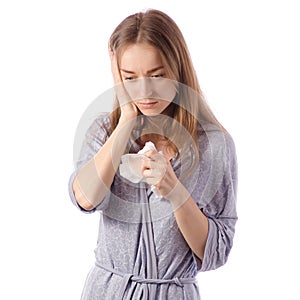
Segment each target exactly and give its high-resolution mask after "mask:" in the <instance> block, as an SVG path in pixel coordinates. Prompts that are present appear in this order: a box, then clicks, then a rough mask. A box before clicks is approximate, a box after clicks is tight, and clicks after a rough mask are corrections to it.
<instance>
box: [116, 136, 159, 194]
mask: <svg viewBox="0 0 300 300" xmlns="http://www.w3.org/2000/svg"><path fill="white" fill-rule="evenodd" d="M149 150H156V147H155V145H154V144H153V143H152V142H146V143H145V146H144V148H143V149H141V150H140V151H139V152H138V153H136V154H134V153H129V154H124V155H122V156H121V163H120V166H119V171H120V175H121V176H122V177H124V178H126V179H128V180H129V181H131V182H133V183H138V182H146V180H145V178H144V176H143V173H142V169H141V164H142V161H143V160H145V159H149V158H148V157H147V156H145V155H144V153H146V152H147V151H149ZM158 153H160V154H161V155H162V152H161V151H159V152H158ZM151 190H152V191H153V192H154V194H155V196H156V197H157V198H161V195H159V193H158V192H157V190H156V188H155V187H154V186H151Z"/></svg>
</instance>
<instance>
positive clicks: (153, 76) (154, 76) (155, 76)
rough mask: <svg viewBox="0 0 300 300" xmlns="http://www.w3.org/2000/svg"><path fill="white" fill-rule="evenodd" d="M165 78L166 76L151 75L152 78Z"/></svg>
mask: <svg viewBox="0 0 300 300" xmlns="http://www.w3.org/2000/svg"><path fill="white" fill-rule="evenodd" d="M161 77H164V74H153V75H151V78H161Z"/></svg>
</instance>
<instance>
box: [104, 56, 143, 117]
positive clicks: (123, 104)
mask: <svg viewBox="0 0 300 300" xmlns="http://www.w3.org/2000/svg"><path fill="white" fill-rule="evenodd" d="M109 55H110V61H111V72H112V75H113V79H114V85H115V92H116V94H117V98H118V101H119V105H120V109H121V118H124V120H132V119H135V118H136V117H137V115H138V108H137V106H136V105H135V104H134V102H133V101H132V99H130V96H129V94H128V92H127V91H126V88H125V86H124V84H123V80H122V78H121V76H120V72H119V68H118V63H117V58H116V56H115V54H114V53H113V51H112V50H109Z"/></svg>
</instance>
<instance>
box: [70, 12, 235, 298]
mask: <svg viewBox="0 0 300 300" xmlns="http://www.w3.org/2000/svg"><path fill="white" fill-rule="evenodd" d="M109 51H110V58H111V63H112V73H113V76H114V80H115V93H116V99H115V107H114V109H113V111H112V112H111V113H110V114H101V115H100V116H99V117H97V118H96V120H95V121H94V122H93V123H92V125H91V126H90V127H89V129H88V131H87V133H86V135H85V141H84V142H83V145H82V149H81V154H80V159H79V161H78V163H77V170H76V172H74V174H73V175H72V176H71V179H70V185H69V190H70V196H71V199H72V201H73V202H74V204H75V205H76V206H77V207H78V208H80V209H81V210H82V211H84V212H95V211H99V212H100V214H99V215H100V225H99V236H98V242H97V247H96V249H95V256H96V263H95V266H94V267H93V268H92V270H91V271H90V273H89V275H88V277H87V280H86V283H85V287H84V290H83V293H82V299H87V300H91V299H101V300H102V299H118V300H119V299H162V300H165V299H200V294H199V289H198V285H197V281H196V275H197V272H198V271H206V270H212V269H215V268H218V267H220V266H222V265H223V264H224V263H225V262H226V260H227V258H228V255H229V252H230V249H231V247H232V243H233V236H234V228H235V223H236V220H237V215H236V184H237V165H236V157H235V148H234V143H233V141H232V138H231V137H230V135H229V134H228V132H226V130H225V129H224V128H223V127H222V126H221V124H220V123H219V122H218V121H217V119H216V118H215V117H214V115H213V114H212V112H211V111H210V109H209V108H208V106H207V104H206V103H205V101H204V100H203V96H202V93H201V90H200V87H199V83H198V80H197V76H196V74H195V71H194V68H193V65H192V62H191V58H190V55H189V52H188V49H187V46H186V43H185V41H184V38H183V36H182V34H181V32H180V30H179V29H178V27H177V25H176V24H175V23H174V21H173V20H172V19H171V18H170V17H169V16H167V15H166V14H164V13H162V12H160V11H157V10H149V11H147V12H144V13H137V14H135V15H131V16H129V17H127V18H126V19H125V20H123V21H122V22H121V23H120V25H119V26H118V27H117V28H116V29H115V31H114V32H113V34H112V36H111V38H110V41H109ZM149 141H151V142H152V143H153V144H152V148H151V149H150V150H149V149H148V150H145V148H144V146H145V144H146V142H149ZM141 149H144V152H143V154H136V153H138V152H139V151H140V150H141ZM128 154H129V155H132V156H130V157H132V159H135V163H136V166H137V167H136V166H135V168H136V169H135V173H139V175H140V176H142V178H141V179H140V180H138V181H134V182H132V180H130V178H128V177H127V178H126V176H125V175H124V174H123V175H122V174H121V173H120V163H121V161H122V162H124V161H123V158H124V157H126V155H127V156H128ZM123 169H124V168H123ZM127 171H128V172H129V171H130V170H127ZM125 173H126V168H125ZM135 175H136V174H135ZM157 196H159V197H157Z"/></svg>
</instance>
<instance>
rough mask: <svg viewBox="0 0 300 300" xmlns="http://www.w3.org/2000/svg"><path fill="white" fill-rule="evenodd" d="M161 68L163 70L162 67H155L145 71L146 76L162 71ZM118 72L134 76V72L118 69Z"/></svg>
mask: <svg viewBox="0 0 300 300" xmlns="http://www.w3.org/2000/svg"><path fill="white" fill-rule="evenodd" d="M163 68H164V67H163V66H159V67H155V68H153V69H150V70H149V71H147V74H149V73H153V72H156V71H158V70H160V69H163ZM120 71H122V72H124V73H128V74H135V72H134V71H130V70H125V69H120Z"/></svg>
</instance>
